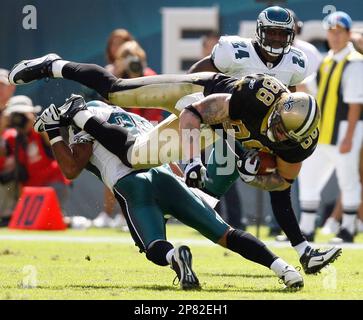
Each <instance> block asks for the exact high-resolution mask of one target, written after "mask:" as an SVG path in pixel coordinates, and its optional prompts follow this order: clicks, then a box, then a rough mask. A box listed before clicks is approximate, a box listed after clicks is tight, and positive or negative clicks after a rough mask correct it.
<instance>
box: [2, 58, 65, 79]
mask: <svg viewBox="0 0 363 320" xmlns="http://www.w3.org/2000/svg"><path fill="white" fill-rule="evenodd" d="M61 59H62V58H61V57H60V56H58V55H57V54H55V53H50V54H47V55H45V56H43V57H40V58H36V59H31V60H23V61H21V62H19V63H18V64H16V65H15V66H14V67H13V69H12V70H11V71H10V73H9V82H10V83H11V84H15V85H16V84H25V83H30V82H33V81H35V80H40V79H43V78H52V77H53V73H52V63H53V61H56V60H61Z"/></svg>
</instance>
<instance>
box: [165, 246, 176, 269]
mask: <svg viewBox="0 0 363 320" xmlns="http://www.w3.org/2000/svg"><path fill="white" fill-rule="evenodd" d="M174 251H175V249H174V248H173V249H171V250H169V252H168V253H167V254H166V261H168V263H169V264H170V265H171V258H172V257H173V255H174Z"/></svg>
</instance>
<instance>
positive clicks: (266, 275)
mask: <svg viewBox="0 0 363 320" xmlns="http://www.w3.org/2000/svg"><path fill="white" fill-rule="evenodd" d="M200 274H201V275H203V276H210V277H241V278H252V279H264V278H276V276H275V275H273V274H247V273H206V272H203V273H200Z"/></svg>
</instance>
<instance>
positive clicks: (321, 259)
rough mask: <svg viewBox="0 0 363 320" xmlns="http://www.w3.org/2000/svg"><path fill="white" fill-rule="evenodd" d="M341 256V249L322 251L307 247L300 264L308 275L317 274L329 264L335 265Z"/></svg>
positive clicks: (334, 248)
mask: <svg viewBox="0 0 363 320" xmlns="http://www.w3.org/2000/svg"><path fill="white" fill-rule="evenodd" d="M341 254H342V249H341V248H336V247H333V248H330V249H328V250H325V251H322V250H319V249H313V248H311V247H307V248H306V249H305V253H304V254H303V255H302V256H301V258H300V263H301V265H302V267H303V269H304V271H305V273H306V274H316V273H318V272H320V271H321V269H323V268H324V267H325V266H327V265H328V264H330V263H333V262H334V261H335V260H336V259H337V258H338V257H339V256H340V255H341Z"/></svg>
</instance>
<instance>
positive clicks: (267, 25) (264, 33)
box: [256, 6, 295, 56]
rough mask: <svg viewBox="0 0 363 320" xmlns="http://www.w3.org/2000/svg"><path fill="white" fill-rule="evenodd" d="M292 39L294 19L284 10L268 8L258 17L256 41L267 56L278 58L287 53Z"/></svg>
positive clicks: (276, 7)
mask: <svg viewBox="0 0 363 320" xmlns="http://www.w3.org/2000/svg"><path fill="white" fill-rule="evenodd" d="M294 38H295V31H294V19H293V17H292V15H291V14H290V12H289V11H287V10H286V9H284V8H281V7H278V6H274V7H269V8H267V9H265V10H263V11H262V12H261V13H260V14H259V15H258V18H257V27H256V39H257V42H258V44H259V45H260V47H261V48H263V49H264V50H265V51H266V52H267V53H268V54H270V55H272V56H279V55H282V54H286V53H288V52H289V51H290V48H291V45H292V43H293V41H294Z"/></svg>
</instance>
